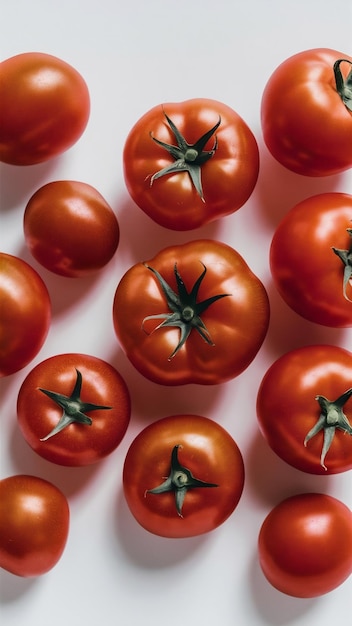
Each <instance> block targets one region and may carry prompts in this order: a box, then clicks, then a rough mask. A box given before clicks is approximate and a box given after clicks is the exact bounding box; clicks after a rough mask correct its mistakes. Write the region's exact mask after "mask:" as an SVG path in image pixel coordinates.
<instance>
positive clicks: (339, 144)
mask: <svg viewBox="0 0 352 626" xmlns="http://www.w3.org/2000/svg"><path fill="white" fill-rule="evenodd" d="M338 59H347V60H349V61H352V57H350V56H348V55H347V54H344V53H343V52H338V51H336V50H331V49H328V48H317V49H312V50H306V51H303V52H299V53H298V54H295V55H293V56H292V57H290V58H288V59H286V60H285V61H284V62H283V63H281V65H279V66H278V68H277V69H276V70H275V71H274V72H273V74H272V76H271V77H270V78H269V80H268V82H267V84H266V86H265V89H264V92H263V96H262V102H261V124H262V132H263V137H264V141H265V143H266V146H267V148H268V149H269V151H270V152H271V154H272V155H273V157H274V158H275V159H277V161H279V163H281V164H282V165H284V166H285V167H286V168H288V169H289V170H292V171H293V172H296V173H297V174H302V175H305V176H328V175H332V174H338V173H339V172H342V171H344V170H346V169H349V168H350V167H351V166H352V141H351V134H352V113H351V112H350V111H349V110H348V109H347V107H346V106H345V105H344V103H343V101H342V100H341V98H340V96H339V94H338V93H337V91H336V85H335V78H334V72H333V65H334V63H335V61H337V60H338ZM350 69H351V66H350V65H349V64H348V63H343V64H341V71H342V73H343V74H344V76H345V77H346V76H347V74H348V72H349V71H350Z"/></svg>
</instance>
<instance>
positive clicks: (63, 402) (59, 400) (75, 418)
mask: <svg viewBox="0 0 352 626" xmlns="http://www.w3.org/2000/svg"><path fill="white" fill-rule="evenodd" d="M76 373H77V378H76V382H75V385H74V388H73V390H72V393H71V395H70V396H64V395H63V394H62V393H56V392H55V391H49V390H48V389H42V388H40V387H39V388H38V389H39V391H41V392H42V393H44V394H45V395H46V396H48V397H49V398H51V400H53V401H54V402H55V403H56V404H58V405H59V406H60V407H61V408H62V409H63V414H62V416H61V418H60V420H59V422H58V423H57V424H56V426H55V427H54V428H53V429H52V430H51V431H50V433H49V434H48V435H46V436H45V437H43V438H42V439H41V440H40V441H47V440H48V439H50V437H53V436H54V435H56V434H57V433H59V432H60V431H61V430H63V429H64V428H66V427H67V426H69V425H70V424H74V423H78V424H86V425H88V426H91V424H92V419H91V418H90V417H88V415H86V413H89V412H90V411H96V410H98V409H111V408H112V407H111V406H101V405H100V404H91V403H90V402H83V401H82V400H81V389H82V374H81V372H79V371H78V370H77V369H76Z"/></svg>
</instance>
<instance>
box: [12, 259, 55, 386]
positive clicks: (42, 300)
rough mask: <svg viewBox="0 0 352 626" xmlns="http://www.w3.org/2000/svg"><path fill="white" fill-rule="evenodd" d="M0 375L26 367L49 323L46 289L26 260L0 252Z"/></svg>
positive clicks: (37, 349) (35, 352)
mask: <svg viewBox="0 0 352 626" xmlns="http://www.w3.org/2000/svg"><path fill="white" fill-rule="evenodd" d="M0 302H1V314H0V376H8V375H9V374H13V373H14V372H17V371H18V370H20V369H22V368H23V367H24V366H25V365H27V364H28V363H29V362H30V361H32V359H34V357H35V356H36V354H37V353H38V352H39V350H40V348H41V347H42V345H43V343H44V341H45V339H46V336H47V334H48V330H49V327H50V321H51V302H50V297H49V293H48V290H47V288H46V286H45V284H44V282H43V281H42V279H41V278H40V276H39V274H37V272H36V271H35V270H34V269H33V268H32V267H31V266H30V265H28V263H25V261H22V259H19V258H18V257H15V256H12V255H10V254H4V253H2V252H0Z"/></svg>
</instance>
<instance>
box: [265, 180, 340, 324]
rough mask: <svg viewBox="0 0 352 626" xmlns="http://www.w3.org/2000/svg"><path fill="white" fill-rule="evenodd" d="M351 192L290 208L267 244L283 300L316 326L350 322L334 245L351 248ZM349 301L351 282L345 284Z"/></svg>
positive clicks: (334, 194) (328, 194)
mask: <svg viewBox="0 0 352 626" xmlns="http://www.w3.org/2000/svg"><path fill="white" fill-rule="evenodd" d="M351 228H352V196H351V195H349V194H346V193H338V192H332V193H324V194H319V195H316V196H312V197H310V198H307V199H305V200H303V201H302V202H300V203H298V204H297V205H296V206H294V207H293V208H292V209H291V210H290V211H289V212H288V213H287V214H286V215H285V216H284V218H283V219H282V220H281V222H280V223H279V225H278V227H277V229H276V231H275V233H274V236H273V239H272V242H271V247H270V269H271V273H272V277H273V279H274V283H275V285H276V288H277V290H278V291H279V293H280V295H281V296H282V298H283V299H284V300H285V302H286V304H288V306H290V307H291V309H293V310H294V311H295V312H296V313H298V314H299V315H301V316H302V317H304V318H305V319H308V320H310V321H312V322H315V323H317V324H322V325H325V326H330V327H335V328H344V327H351V326H352V302H350V301H349V300H348V299H347V298H346V297H344V293H343V276H344V264H343V263H342V262H341V259H339V258H338V256H337V255H336V254H334V252H333V250H332V248H333V247H335V248H339V249H343V250H349V248H350V246H351V242H352V240H351V236H350V235H349V234H348V232H347V229H351ZM346 295H347V297H348V298H350V299H351V300H352V283H351V280H349V284H348V285H347V287H346Z"/></svg>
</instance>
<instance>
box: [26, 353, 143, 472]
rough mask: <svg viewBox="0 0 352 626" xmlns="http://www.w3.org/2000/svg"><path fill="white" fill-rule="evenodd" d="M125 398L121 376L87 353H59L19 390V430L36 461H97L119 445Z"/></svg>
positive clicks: (33, 372)
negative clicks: (37, 458)
mask: <svg viewBox="0 0 352 626" xmlns="http://www.w3.org/2000/svg"><path fill="white" fill-rule="evenodd" d="M130 411H131V408H130V395H129V391H128V388H127V386H126V383H125V381H124V379H123V378H122V376H121V374H120V373H119V372H118V371H117V370H116V369H115V368H114V367H112V365H110V364H109V363H107V362H105V361H103V360H101V359H98V358H97V357H93V356H90V355H87V354H74V353H72V354H59V355H56V356H53V357H50V358H49V359H46V360H45V361H42V362H41V363H39V364H38V365H36V366H35V367H34V368H33V369H32V370H31V372H30V373H29V374H28V375H27V376H26V378H25V380H24V381H23V383H22V385H21V388H20V390H19V394H18V399H17V415H18V424H19V427H20V430H21V432H22V434H23V436H24V438H25V439H26V441H27V442H28V443H29V445H30V446H31V447H32V448H33V450H35V452H37V453H38V454H39V455H40V456H42V457H44V458H45V459H47V460H48V461H52V462H53V463H58V464H60V465H68V466H81V465H90V464H92V463H96V462H98V461H100V460H101V459H102V458H104V457H105V456H107V455H108V454H111V452H113V451H114V450H115V449H116V448H117V446H118V445H119V444H120V442H121V441H122V439H123V437H124V435H125V433H126V430H127V427H128V424H129V420H130Z"/></svg>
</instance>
